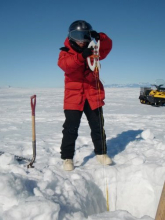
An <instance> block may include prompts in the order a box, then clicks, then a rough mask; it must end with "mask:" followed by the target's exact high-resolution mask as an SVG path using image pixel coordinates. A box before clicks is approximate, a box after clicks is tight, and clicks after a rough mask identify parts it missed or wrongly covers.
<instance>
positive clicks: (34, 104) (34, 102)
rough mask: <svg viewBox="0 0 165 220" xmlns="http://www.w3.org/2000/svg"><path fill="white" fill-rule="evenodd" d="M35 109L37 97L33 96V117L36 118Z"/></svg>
mask: <svg viewBox="0 0 165 220" xmlns="http://www.w3.org/2000/svg"><path fill="white" fill-rule="evenodd" d="M35 107H36V95H33V96H31V109H32V116H35Z"/></svg>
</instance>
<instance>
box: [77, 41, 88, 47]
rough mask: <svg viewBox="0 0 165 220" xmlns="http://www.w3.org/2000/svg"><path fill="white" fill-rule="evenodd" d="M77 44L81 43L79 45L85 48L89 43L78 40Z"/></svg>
mask: <svg viewBox="0 0 165 220" xmlns="http://www.w3.org/2000/svg"><path fill="white" fill-rule="evenodd" d="M76 44H77V45H79V47H81V48H83V47H85V46H86V45H87V42H81V41H76Z"/></svg>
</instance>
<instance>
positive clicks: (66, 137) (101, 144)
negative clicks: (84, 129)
mask: <svg viewBox="0 0 165 220" xmlns="http://www.w3.org/2000/svg"><path fill="white" fill-rule="evenodd" d="M83 112H84V113H85V115H86V117H87V120H88V123H89V126H90V129H91V138H92V142H93V144H94V152H95V154H97V155H101V154H106V152H107V146H106V135H105V131H104V118H103V111H102V108H101V107H100V108H97V109H95V110H91V108H90V105H89V103H88V101H87V100H86V102H85V105H84V110H83V111H78V110H64V114H65V122H64V124H63V128H64V129H63V131H62V133H63V138H62V143H61V158H62V159H73V156H74V152H75V142H76V139H77V137H78V128H79V126H80V121H81V117H82V114H83Z"/></svg>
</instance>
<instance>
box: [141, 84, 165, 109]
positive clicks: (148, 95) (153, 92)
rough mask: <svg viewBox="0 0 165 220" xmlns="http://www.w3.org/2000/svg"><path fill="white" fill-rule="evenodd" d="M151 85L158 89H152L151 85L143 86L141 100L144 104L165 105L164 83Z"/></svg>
mask: <svg viewBox="0 0 165 220" xmlns="http://www.w3.org/2000/svg"><path fill="white" fill-rule="evenodd" d="M151 86H154V87H156V89H152V88H151V87H141V90H140V96H139V99H140V102H141V103H142V104H148V105H153V106H163V105H165V86H164V84H160V85H155V84H154V85H151ZM163 86H164V87H163Z"/></svg>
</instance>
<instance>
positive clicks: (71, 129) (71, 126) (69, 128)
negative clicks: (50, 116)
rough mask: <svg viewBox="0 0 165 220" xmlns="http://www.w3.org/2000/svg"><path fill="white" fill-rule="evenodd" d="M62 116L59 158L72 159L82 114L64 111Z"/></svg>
mask: <svg viewBox="0 0 165 220" xmlns="http://www.w3.org/2000/svg"><path fill="white" fill-rule="evenodd" d="M64 114H65V122H64V124H63V128H64V129H63V131H62V133H63V138H62V143H61V158H62V159H73V156H74V152H75V141H76V139H77V137H78V128H79V126H80V120H81V116H82V112H81V111H78V110H64Z"/></svg>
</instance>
